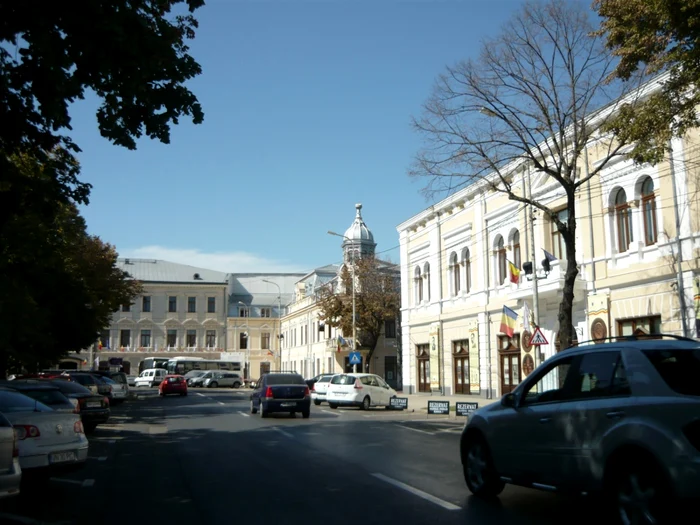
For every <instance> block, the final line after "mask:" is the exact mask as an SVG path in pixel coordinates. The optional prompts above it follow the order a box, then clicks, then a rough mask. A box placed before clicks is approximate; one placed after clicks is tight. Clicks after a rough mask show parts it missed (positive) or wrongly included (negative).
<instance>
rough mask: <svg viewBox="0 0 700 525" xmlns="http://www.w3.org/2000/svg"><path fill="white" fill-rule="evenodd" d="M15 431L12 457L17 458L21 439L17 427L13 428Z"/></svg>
mask: <svg viewBox="0 0 700 525" xmlns="http://www.w3.org/2000/svg"><path fill="white" fill-rule="evenodd" d="M12 431H13V432H12V433H13V438H12V457H13V458H17V457H19V446H18V445H17V440H18V439H19V438H18V436H17V429H16V428H13V429H12Z"/></svg>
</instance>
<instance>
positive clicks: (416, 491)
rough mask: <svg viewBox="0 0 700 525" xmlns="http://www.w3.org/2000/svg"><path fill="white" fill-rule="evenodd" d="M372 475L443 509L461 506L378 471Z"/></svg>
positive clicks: (458, 508)
mask: <svg viewBox="0 0 700 525" xmlns="http://www.w3.org/2000/svg"><path fill="white" fill-rule="evenodd" d="M372 475H373V476H374V477H375V478H377V479H381V480H382V481H385V482H387V483H389V484H390V485H393V486H395V487H398V488H400V489H403V490H405V491H406V492H410V493H411V494H413V495H415V496H418V497H419V498H423V499H424V500H427V501H430V502H431V503H435V505H439V506H440V507H442V508H443V509H447V510H461V507H458V506H457V505H455V504H454V503H450V502H449V501H445V500H444V499H440V498H438V497H435V496H433V495H432V494H428V493H427V492H423V491H422V490H420V489H417V488H415V487H412V486H410V485H406V484H405V483H402V482H401V481H398V480H396V479H393V478H390V477H389V476H385V475H384V474H381V473H379V472H375V473H373V474H372Z"/></svg>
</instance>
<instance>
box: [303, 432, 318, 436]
mask: <svg viewBox="0 0 700 525" xmlns="http://www.w3.org/2000/svg"><path fill="white" fill-rule="evenodd" d="M306 435H307V436H320V435H321V433H320V432H307V433H306Z"/></svg>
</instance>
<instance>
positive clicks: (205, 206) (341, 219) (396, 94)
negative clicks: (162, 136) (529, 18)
mask: <svg viewBox="0 0 700 525" xmlns="http://www.w3.org/2000/svg"><path fill="white" fill-rule="evenodd" d="M520 5H521V2H520V1H519V0H491V1H488V0H444V1H440V0H423V1H420V0H416V1H409V0H403V1H402V0H393V1H392V0H373V1H362V0H360V1H356V0H335V1H333V0H329V1H320V0H319V1H310V0H309V1H304V0H290V1H254V0H247V1H246V0H208V1H207V4H206V5H205V6H204V7H203V8H201V9H200V10H198V11H197V17H198V19H199V21H200V28H199V30H198V33H197V37H196V39H195V40H194V41H192V42H191V54H192V55H193V56H194V57H195V58H196V59H197V60H198V61H199V63H200V64H201V65H202V67H203V74H202V75H201V76H200V77H198V78H197V79H195V80H193V81H192V82H191V84H190V86H191V89H192V90H193V91H194V92H195V93H196V95H197V96H198V98H199V100H200V102H201V103H202V105H203V108H204V112H205V120H204V123H203V124H201V125H198V126H195V125H193V124H191V123H190V122H187V121H182V122H181V123H180V125H179V126H176V127H174V128H173V131H172V140H171V143H170V144H169V145H163V144H160V143H158V142H155V141H150V140H142V141H140V142H139V145H138V149H137V150H136V151H128V150H125V149H123V148H120V147H117V146H113V145H111V144H110V143H109V142H108V141H106V140H105V139H103V138H101V137H100V135H99V132H98V130H97V125H96V119H95V109H96V107H97V100H96V99H94V98H87V99H86V100H84V101H80V102H78V103H77V104H75V106H74V108H73V111H72V116H73V122H72V124H73V135H72V136H73V137H74V139H75V140H76V141H77V143H78V144H79V145H80V146H81V148H82V149H83V152H82V153H81V154H80V161H81V163H82V179H83V180H84V181H86V182H90V183H92V184H93V186H94V188H93V191H92V196H91V202H90V205H89V206H87V207H85V208H83V213H84V215H85V217H86V219H87V222H88V228H89V230H90V232H91V233H93V234H96V235H99V236H100V237H101V238H102V239H103V240H105V241H107V242H109V243H111V244H113V245H115V246H116V247H117V250H118V251H119V253H120V255H122V256H130V257H144V258H159V259H166V260H171V261H174V262H181V263H186V264H192V265H195V266H201V267H205V268H211V269H216V270H221V271H230V272H254V271H302V272H303V271H310V270H311V269H313V268H314V267H317V266H321V265H324V264H329V263H334V262H339V261H340V259H341V251H340V243H341V242H342V239H339V238H337V237H332V236H330V235H328V234H327V233H326V232H327V231H328V230H334V231H337V232H339V233H343V232H344V231H345V229H346V228H347V227H348V226H349V225H350V224H351V222H352V220H353V218H354V214H355V207H354V205H355V203H357V202H361V203H362V204H363V209H362V212H363V217H364V219H365V222H366V223H367V225H368V226H369V228H370V229H371V230H372V232H373V233H374V236H375V241H376V242H377V251H378V252H382V257H386V258H390V259H391V260H392V261H394V262H398V261H399V253H398V234H397V232H396V226H397V225H398V224H399V223H401V222H403V221H405V220H406V219H408V218H409V217H411V216H413V215H414V214H416V213H418V212H420V211H421V210H423V209H424V208H426V207H427V206H429V205H430V204H431V202H430V201H427V200H426V198H425V197H424V196H423V195H422V194H421V193H420V189H421V188H422V187H423V186H424V185H425V182H426V181H420V180H414V179H410V178H409V177H408V175H407V169H408V167H409V166H410V164H411V161H412V159H413V157H414V155H415V154H416V152H417V151H418V149H419V148H420V145H421V139H420V137H419V136H418V135H417V134H416V133H415V132H414V131H413V130H412V129H411V127H410V120H411V117H412V116H418V115H419V114H420V111H421V104H422V103H423V102H424V101H425V100H426V98H427V97H428V96H429V95H430V91H431V87H432V84H433V82H434V80H435V78H436V76H437V75H438V74H440V73H441V72H443V71H444V68H445V66H447V65H449V64H453V63H455V62H456V61H458V60H460V59H465V58H470V57H476V56H477V54H478V52H479V44H480V41H481V39H482V38H484V37H487V36H493V35H495V34H497V33H498V32H499V28H500V26H501V24H502V23H503V22H504V21H505V20H506V18H507V17H509V16H510V15H511V14H512V13H513V12H514V11H516V10H517V9H518V8H519V6H520Z"/></svg>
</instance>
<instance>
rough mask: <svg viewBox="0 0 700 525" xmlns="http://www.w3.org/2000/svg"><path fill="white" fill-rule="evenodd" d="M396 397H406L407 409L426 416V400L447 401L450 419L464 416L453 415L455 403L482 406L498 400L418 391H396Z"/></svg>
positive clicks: (435, 416) (441, 416) (437, 416)
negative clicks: (415, 392) (407, 392)
mask: <svg viewBox="0 0 700 525" xmlns="http://www.w3.org/2000/svg"><path fill="white" fill-rule="evenodd" d="M397 396H398V397H405V398H407V399H408V411H409V412H410V411H413V412H416V413H423V414H425V415H426V417H427V416H428V401H448V402H449V403H450V416H449V418H450V419H456V418H459V419H464V416H456V415H455V407H456V403H478V404H479V408H481V407H484V406H486V405H490V404H491V403H495V402H497V401H500V400H499V399H498V398H494V399H486V398H485V397H481V396H470V395H452V396H443V395H440V394H439V393H436V394H431V393H428V392H426V393H423V392H421V393H419V394H406V393H404V392H397ZM430 417H431V418H433V417H434V418H446V417H447V416H443V415H430Z"/></svg>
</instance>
